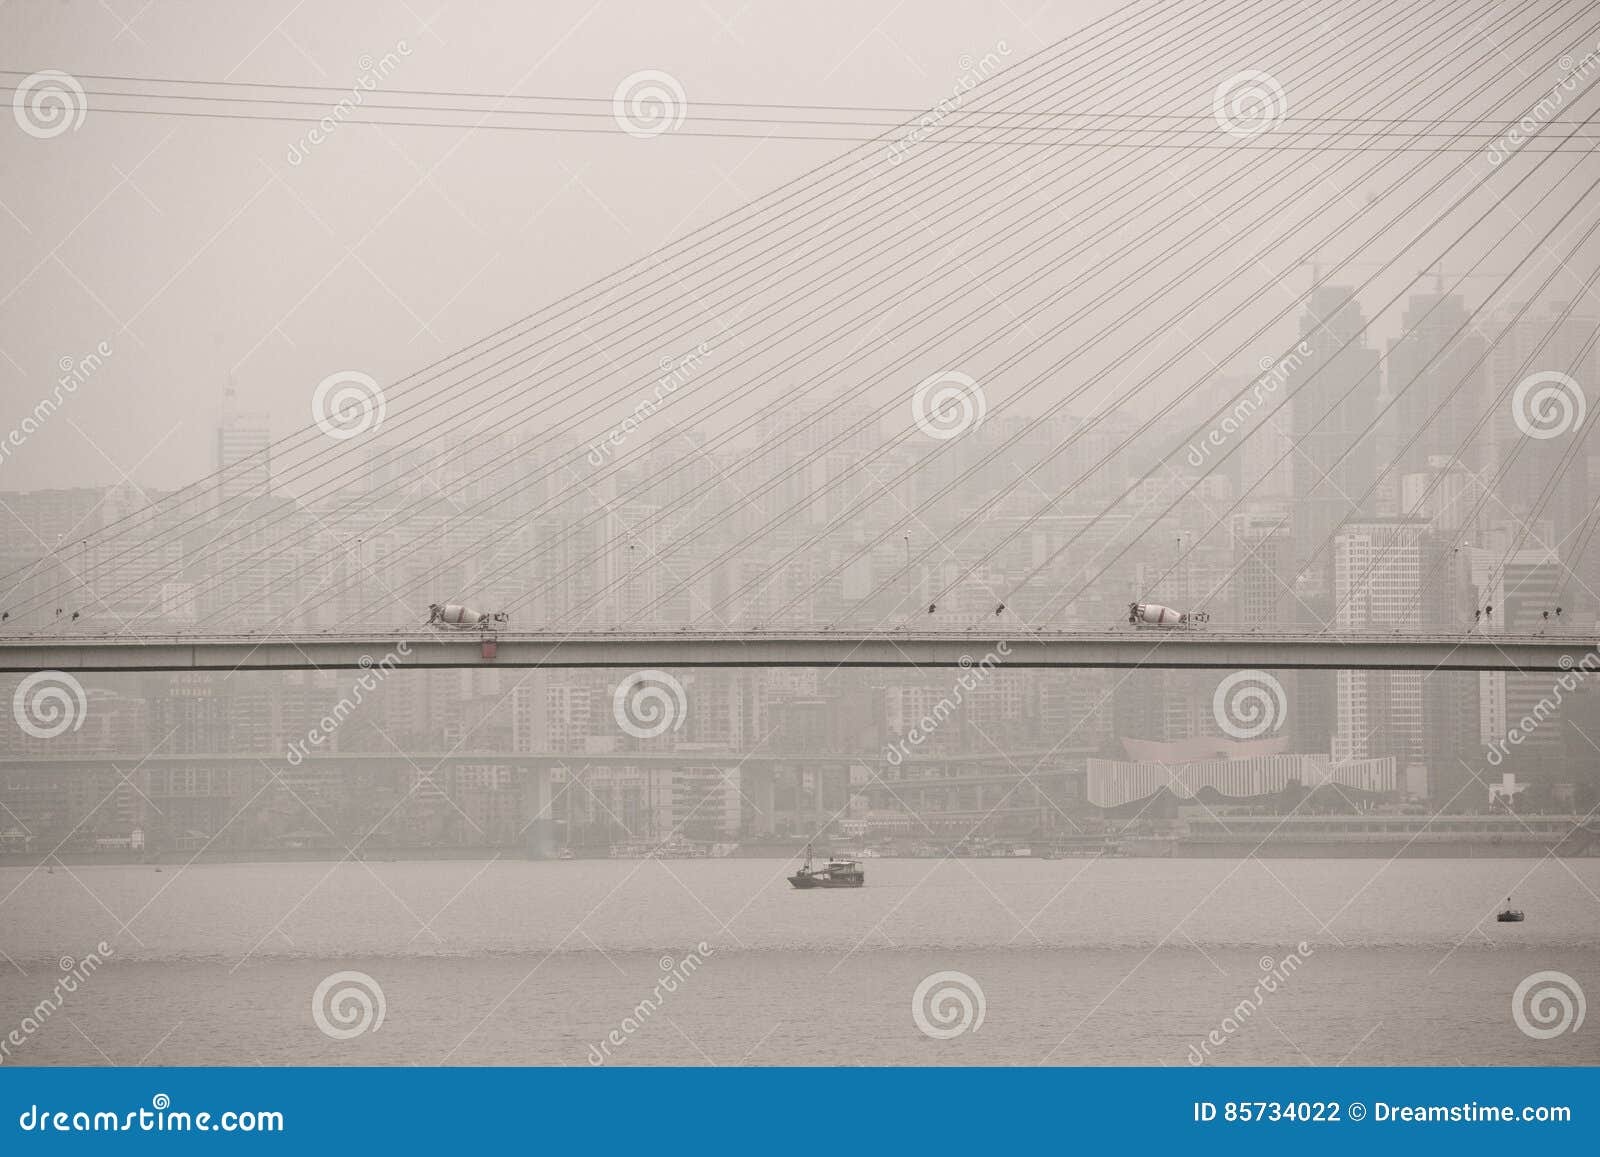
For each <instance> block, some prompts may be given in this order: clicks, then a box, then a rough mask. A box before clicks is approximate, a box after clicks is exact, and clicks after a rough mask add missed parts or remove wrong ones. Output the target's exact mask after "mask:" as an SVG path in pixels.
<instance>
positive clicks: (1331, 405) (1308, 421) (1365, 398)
mask: <svg viewBox="0 0 1600 1157" xmlns="http://www.w3.org/2000/svg"><path fill="white" fill-rule="evenodd" d="M1350 298H1351V290H1350V289H1349V288H1348V287H1345V286H1336V285H1318V286H1316V287H1315V288H1313V289H1312V291H1311V297H1310V299H1309V300H1308V301H1307V303H1306V311H1305V313H1304V314H1303V315H1302V316H1301V319H1300V335H1301V338H1302V340H1303V342H1304V344H1305V345H1306V346H1307V347H1309V348H1310V350H1311V351H1312V352H1311V356H1310V357H1308V358H1306V359H1305V361H1303V362H1302V363H1301V364H1299V365H1298V366H1296V367H1295V368H1294V369H1293V370H1292V371H1291V372H1290V373H1289V376H1288V386H1289V392H1290V396H1291V398H1292V399H1293V403H1292V404H1293V421H1292V424H1291V429H1292V431H1293V437H1294V442H1295V445H1296V447H1297V452H1296V454H1295V456H1294V459H1293V462H1294V499H1295V524H1294V538H1295V554H1296V558H1297V560H1298V562H1299V564H1300V566H1297V568H1296V569H1297V570H1298V569H1300V567H1301V566H1304V564H1305V563H1306V562H1307V560H1309V559H1310V558H1311V557H1312V556H1313V555H1314V554H1315V553H1316V552H1317V551H1318V550H1319V549H1320V548H1321V547H1322V546H1323V545H1324V543H1326V542H1327V540H1328V539H1329V538H1330V537H1331V536H1332V535H1333V533H1334V529H1335V528H1336V527H1338V526H1339V525H1340V524H1341V523H1343V522H1345V521H1347V520H1348V519H1351V518H1356V517H1360V516H1362V515H1370V514H1371V513H1373V507H1372V504H1371V501H1370V500H1368V501H1365V502H1363V501H1362V500H1361V496H1362V494H1363V493H1364V492H1365V491H1366V490H1367V488H1368V487H1369V486H1370V485H1371V483H1372V481H1373V479H1374V478H1376V477H1377V473H1378V454H1377V443H1376V439H1375V436H1374V435H1373V434H1371V433H1367V432H1365V431H1366V427H1367V425H1368V423H1370V422H1371V421H1372V419H1373V416H1374V415H1375V414H1376V413H1377V412H1378V397H1379V393H1380V391H1381V388H1382V381H1381V377H1380V373H1379V356H1378V351H1377V350H1376V349H1374V348H1373V347H1372V346H1371V344H1370V343H1369V341H1368V339H1367V334H1366V332H1365V330H1366V325H1367V319H1366V317H1365V316H1364V315H1363V314H1362V312H1361V306H1360V304H1359V303H1357V302H1356V301H1354V300H1347V299H1350ZM1326 558H1327V554H1326V552H1325V551H1324V553H1323V555H1322V558H1321V560H1319V562H1318V564H1317V565H1316V567H1315V568H1313V573H1308V574H1307V575H1306V576H1305V577H1306V580H1307V584H1308V586H1309V587H1310V588H1311V589H1312V590H1313V591H1314V590H1317V589H1318V588H1322V589H1326V578H1325V575H1326Z"/></svg>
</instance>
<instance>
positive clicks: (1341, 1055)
mask: <svg viewBox="0 0 1600 1157" xmlns="http://www.w3.org/2000/svg"><path fill="white" fill-rule="evenodd" d="M792 870H793V865H792V864H789V863H782V862H779V861H776V860H737V859H730V860H667V861H649V860H647V861H622V860H616V861H613V860H600V861H581V860H572V861H561V862H548V863H540V862H528V861H521V860H510V859H505V860H497V861H476V862H474V861H445V862H426V863H423V862H397V863H377V862H368V863H342V864H328V863H272V864H195V865H193V866H190V867H187V868H184V867H181V866H177V865H168V866H166V867H164V868H163V870H162V871H160V872H157V871H155V870H154V869H153V868H151V867H149V866H73V867H71V868H70V869H69V868H63V867H57V868H56V869H55V871H54V872H53V873H46V872H45V871H44V870H43V869H37V870H33V871H29V870H28V869H22V868H8V869H3V870H0V896H3V897H4V899H3V900H0V952H3V953H4V959H0V1037H3V1036H4V1035H5V1033H6V1032H7V1031H9V1030H11V1029H12V1028H13V1027H14V1026H15V1027H18V1029H19V1031H18V1035H17V1039H20V1041H21V1043H20V1044H17V1043H15V1040H13V1041H12V1042H11V1043H10V1044H9V1047H8V1048H7V1049H6V1050H4V1055H3V1057H0V1059H3V1061H4V1063H8V1064H103V1063H107V1062H112V1063H117V1064H138V1063H146V1064H167V1065H173V1064H437V1063H449V1064H572V1065H584V1064H592V1063H597V1062H601V1061H603V1062H604V1063H607V1064H690V1065H694V1064H708V1063H716V1064H739V1063H747V1064H815V1065H836V1064H853V1063H867V1064H1037V1063H1041V1062H1043V1063H1051V1064H1067V1065H1071V1064H1169V1065H1184V1064H1190V1063H1195V1062H1197V1061H1204V1062H1205V1063H1209V1064H1336V1063H1345V1064H1368V1065H1370V1064H1412V1063H1427V1064H1458V1063H1459V1064H1474V1065H1475V1064H1596V1063H1600V1023H1595V1022H1594V1021H1593V1020H1591V1021H1590V1022H1589V1023H1586V1024H1583V1025H1582V1026H1581V1027H1577V1028H1576V1029H1575V1030H1572V1031H1566V1032H1562V1033H1560V1034H1558V1035H1555V1036H1552V1037H1549V1038H1548V1039H1540V1038H1538V1037H1535V1036H1531V1035H1529V1034H1528V1033H1527V1032H1525V1031H1523V1028H1522V1027H1519V1024H1518V1019H1519V1018H1518V1016H1517V1015H1514V1011H1513V994H1514V993H1515V991H1516V990H1517V988H1518V986H1519V984H1521V983H1522V982H1523V981H1524V980H1525V979H1526V978H1527V977H1529V976H1531V975H1533V974H1535V973H1539V972H1559V973H1563V974H1565V977H1566V978H1568V979H1563V980H1560V981H1559V984H1560V985H1561V986H1563V988H1565V987H1566V986H1567V984H1568V980H1570V984H1571V986H1572V987H1573V988H1574V989H1575V990H1576V991H1572V992H1569V1003H1572V1002H1574V1001H1575V1000H1576V996H1577V993H1578V992H1581V993H1583V994H1584V997H1585V1002H1586V1001H1587V998H1589V997H1593V996H1595V995H1597V994H1600V860H1593V859H1589V860H1556V859H1544V860H1507V859H1495V860H1455V861H1452V860H1401V861H1395V862H1388V861H1383V860H1351V859H1337V860H1254V859H1252V860H1244V861H1226V860H1153V859H1152V860H1139V859H1100V860H1056V861H1046V860H1009V861H1008V860H869V861H867V886H866V887H865V888H862V889H860V890H859V891H829V892H820V891H812V892H797V891H794V890H793V889H791V888H790V887H789V886H788V884H787V882H786V881H785V879H784V876H785V875H786V874H787V873H788V872H789V871H792ZM1507 894H1513V895H1514V898H1515V903H1516V905H1517V906H1518V907H1520V908H1522V909H1524V910H1525V911H1526V912H1527V920H1526V922H1525V923H1522V924H1498V923H1496V922H1495V921H1494V920H1493V912H1494V911H1495V909H1496V908H1497V907H1499V906H1500V905H1501V904H1502V902H1503V901H1504V899H1505V897H1506V896H1507ZM102 942H103V943H105V945H106V946H107V948H109V949H110V952H108V953H105V954H103V955H102V954H101V953H100V952H99V949H98V946H99V945H100V944H101V943H102ZM91 954H93V955H94V956H99V957H100V958H101V959H102V960H103V963H101V964H100V965H99V967H98V970H97V971H94V972H93V973H92V975H89V976H88V977H87V979H85V980H83V981H82V982H81V983H76V984H75V985H74V987H75V989H76V990H75V991H73V992H71V993H67V994H64V995H63V997H62V1000H61V1003H60V1006H59V1007H56V1008H51V1009H49V1010H47V1011H46V1013H45V1015H43V1016H39V1015H38V1005H39V1003H40V1001H41V1000H44V999H46V998H49V997H51V995H52V993H53V992H54V991H56V986H57V984H58V983H59V982H60V980H61V978H63V977H66V976H72V975H74V974H75V973H76V974H78V975H82V974H83V973H84V963H83V962H84V961H86V960H88V959H90V955H91ZM63 958H66V959H65V960H63ZM63 966H66V967H67V968H68V969H69V971H68V972H63V971H62V968H63ZM341 972H351V973H360V974H363V975H362V977H360V978H357V979H356V980H354V981H350V980H340V981H334V982H332V985H331V989H332V991H334V992H338V991H340V990H341V989H343V988H347V987H351V986H352V985H354V986H355V987H358V988H360V989H361V990H362V992H364V993H366V994H367V999H368V1001H369V1003H371V1004H372V1006H373V1008H374V1010H375V1009H376V1008H377V1006H378V1003H379V998H378V996H377V993H378V992H381V1007H382V1012H383V1019H382V1023H381V1025H378V1026H376V1027H373V1026H372V1024H371V1020H370V1019H369V1020H368V1022H367V1027H366V1031H362V1032H359V1033H358V1034H355V1035H352V1036H349V1037H348V1039H340V1037H341V1035H342V1034H341V1033H340V1030H341V1029H342V1028H344V1027H345V1026H346V1025H348V1026H349V1027H352V1028H356V1027H360V1026H361V1016H360V1015H359V1013H358V1011H357V1010H358V1005H356V1004H352V1003H348V1002H346V1003H344V1004H342V1005H341V1006H340V1007H341V1010H342V1011H343V1012H345V1013H349V1014H354V1015H353V1019H351V1020H349V1021H344V1020H340V1019H339V1018H338V1017H337V1016H334V1015H333V1014H332V1013H324V1012H323V1010H322V1009H319V1010H318V1014H319V1015H320V1016H321V1019H322V1021H323V1024H324V1025H328V1026H330V1027H331V1028H332V1029H333V1030H334V1034H333V1035H330V1033H329V1032H326V1031H324V1028H323V1027H322V1026H320V1025H319V1023H318V1016H314V1015H313V995H314V993H315V992H316V991H317V988H318V986H319V984H321V983H322V982H323V981H324V980H325V979H327V978H328V977H330V976H332V975H333V974H335V973H341ZM938 973H961V974H964V975H963V976H961V977H956V978H952V979H946V980H942V981H933V982H931V986H930V991H931V992H932V993H934V994H937V993H939V992H941V991H945V990H950V991H951V992H956V993H958V994H959V996H960V998H962V999H965V1001H966V1004H967V1007H968V1008H970V1009H971V1012H970V1013H965V1012H963V1011H962V1009H961V1003H960V999H936V998H930V999H929V1000H925V1001H924V1002H923V1003H922V1005H921V1007H920V1008H918V1009H916V1010H915V1011H914V1005H913V998H914V994H915V993H916V991H917V989H918V986H919V985H920V984H922V982H923V981H924V980H925V979H926V978H928V977H930V976H934V975H935V974H938ZM1269 978H1270V979H1269ZM1537 987H1543V985H1536V988H1537ZM980 993H981V1011H982V1018H981V1021H979V1019H978V1010H979V1007H980V999H979V994H980ZM641 1002H643V1003H644V1004H645V1006H646V1007H645V1008H644V1010H643V1011H642V1012H641V1011H640V1005H641ZM1241 1004H1243V1007H1242V1008H1241ZM1596 1015H1597V1016H1600V1013H1597V1014H1596ZM941 1016H948V1017H949V1019H941ZM1522 1019H1523V1021H1524V1022H1525V1023H1531V1025H1532V1027H1534V1028H1536V1029H1537V1028H1538V1027H1540V1022H1538V1021H1537V1020H1534V1021H1531V1022H1530V1021H1529V1020H1528V1017H1527V1016H1526V1015H1524V1016H1523V1017H1522ZM1567 1019H1568V1020H1569V1021H1573V1020H1575V1019H1576V1009H1575V1005H1574V1013H1573V1015H1572V1016H1569V1017H1568V1018H1567ZM919 1021H920V1022H921V1023H920V1024H919ZM963 1022H965V1024H966V1029H965V1031H961V1032H959V1033H957V1034H956V1035H939V1032H940V1030H945V1031H948V1030H950V1029H954V1028H959V1027H961V1025H962V1024H963ZM924 1026H926V1027H927V1028H929V1029H931V1030H933V1032H932V1034H930V1032H927V1031H924ZM1219 1041H1220V1043H1218V1042H1219ZM618 1042H620V1043H618Z"/></svg>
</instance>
